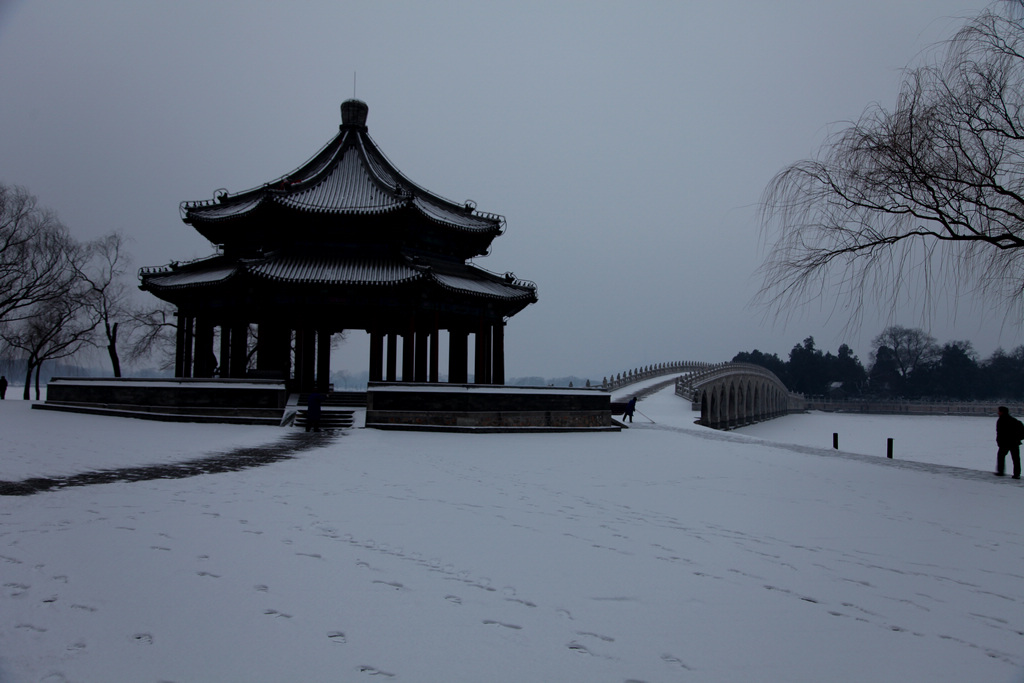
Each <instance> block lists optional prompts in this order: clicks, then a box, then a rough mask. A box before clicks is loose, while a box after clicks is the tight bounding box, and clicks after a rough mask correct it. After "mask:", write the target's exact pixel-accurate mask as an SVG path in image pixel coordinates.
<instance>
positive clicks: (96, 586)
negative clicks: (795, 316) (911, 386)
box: [0, 388, 1024, 683]
mask: <svg viewBox="0 0 1024 683" xmlns="http://www.w3.org/2000/svg"><path fill="white" fill-rule="evenodd" d="M638 408H639V409H640V411H641V412H642V413H643V416H638V418H637V422H636V423H635V424H633V425H632V428H630V429H628V430H624V431H622V432H621V433H599V434H479V435H478V434H443V433H438V434H434V433H420V432H385V431H376V430H369V429H354V430H351V431H349V432H346V433H342V434H335V435H332V436H328V437H325V438H324V440H323V441H322V442H320V445H319V446H318V447H315V448H312V449H310V450H305V451H302V452H299V453H297V454H295V457H293V458H292V459H289V460H284V461H280V462H276V463H273V464H269V465H265V466H261V467H255V468H251V469H245V470H241V471H236V472H227V473H222V474H207V475H201V476H194V477H191V478H183V479H154V480H148V481H133V482H127V481H126V482H118V483H109V484H100V485H90V486H81V487H67V488H62V489H57V490H52V491H46V492H41V493H37V494H35V495H28V496H0V588H2V593H0V615H2V618H0V682H2V683H28V682H31V683H35V682H37V681H42V682H46V683H57V682H84V681H90V682H97V683H100V682H102V683H107V682H111V681H127V682H132V683H136V682H145V681H150V682H153V683H158V682H161V683H165V682H172V681H173V682H177V683H194V682H197V681H198V682H205V681H210V682H216V683H223V682H231V681H239V682H242V681H245V682H252V681H257V682H264V681H266V682H293V681H294V682H320V681H325V682H326V681H331V682H335V681H356V682H358V681H367V683H369V682H371V681H382V680H395V681H415V682H418V683H433V682H437V683H442V682H445V683H451V682H456V683H458V682H466V683H480V682H509V683H512V682H515V683H522V682H524V681H530V682H534V681H535V682H545V683H562V682H580V683H595V682H604V681H608V682H611V683H626V682H631V683H636V682H639V681H644V682H647V683H659V682H672V681H815V682H820V681H872V682H877V681H901V682H906V681H927V682H935V681H956V682H962V681H1022V680H1024V675H1022V673H1024V487H1022V486H1021V484H1020V482H1019V481H1012V480H1011V479H1010V478H1009V477H1006V478H997V477H994V476H992V474H991V472H990V470H991V469H992V468H993V466H994V444H993V443H992V436H993V434H992V430H993V425H994V420H992V421H991V423H992V424H989V421H987V420H983V419H978V421H977V422H976V423H972V424H977V425H978V429H979V430H981V432H984V434H983V435H982V436H979V437H978V438H980V439H983V440H984V442H983V443H980V444H977V448H976V452H975V451H971V453H969V454H967V453H963V451H964V450H965V447H966V449H968V450H970V448H971V444H970V443H968V444H967V445H966V446H964V445H957V444H953V447H952V448H951V443H950V441H949V437H948V436H947V432H946V431H945V430H944V429H940V428H939V427H938V426H939V425H940V424H943V423H945V422H946V420H945V419H944V418H899V420H892V421H888V422H889V424H884V425H883V426H884V427H885V428H884V429H882V428H881V427H878V426H877V425H878V421H879V420H878V419H877V418H864V419H865V420H868V422H867V423H865V424H875V425H876V426H874V427H865V426H863V425H861V426H857V427H850V426H845V427H843V426H839V427H836V426H835V425H837V424H839V418H840V416H829V415H808V416H791V417H789V418H783V419H781V420H777V421H774V422H771V423H765V424H763V425H758V426H755V427H752V428H749V429H746V430H740V431H738V432H727V433H724V432H715V431H711V430H707V429H704V428H701V427H697V426H694V425H693V424H692V422H693V417H694V416H693V413H692V412H691V411H690V406H689V404H688V403H686V402H685V401H683V400H682V399H679V398H677V397H676V396H674V395H673V394H672V390H671V388H669V389H666V390H664V391H661V392H659V393H657V394H655V395H654V396H651V397H650V398H648V399H646V400H643V401H641V402H640V404H639V406H638ZM644 416H647V417H648V418H650V419H653V421H654V423H653V424H652V423H651V422H649V421H647V420H646V419H645V418H644ZM954 419H955V420H960V421H961V422H962V421H963V420H972V419H975V418H954ZM881 422H883V423H885V422H887V421H885V420H881ZM788 424H796V425H798V427H797V429H796V430H795V432H796V433H794V432H793V431H792V430H789V429H788V428H787V427H786V425H788ZM957 424H958V425H959V426H957V427H955V428H954V429H953V430H952V431H953V432H957V433H960V432H964V431H965V430H966V428H965V427H964V426H963V425H962V424H961V423H957ZM869 429H878V430H880V431H879V433H878V434H875V435H873V436H872V437H871V439H872V440H871V441H870V443H869V447H870V448H872V449H876V446H875V445H874V444H876V443H877V440H875V437H879V438H880V439H881V444H882V446H881V449H880V450H877V449H876V450H877V452H878V453H879V454H880V455H883V456H884V444H885V438H887V437H889V436H892V437H894V438H897V458H896V459H895V460H892V461H889V460H886V459H885V458H884V457H879V456H878V455H870V454H868V455H857V454H851V453H847V452H836V451H833V450H832V449H831V434H832V432H834V431H839V432H840V434H841V436H840V439H841V442H840V445H843V444H844V443H846V442H847V441H848V442H849V445H850V447H851V448H854V447H855V445H856V444H855V442H854V440H853V436H854V435H853V434H852V433H850V434H849V436H845V434H847V433H849V432H851V430H854V431H860V432H865V431H868V430H869ZM896 429H901V430H904V431H901V432H898V433H897V432H895V431H893V432H892V433H889V430H896ZM758 430H761V433H762V434H763V435H764V436H766V437H767V436H768V435H769V433H768V432H770V431H772V430H781V435H779V434H775V435H772V438H774V439H777V441H767V440H765V439H763V438H755V437H752V436H747V435H746V434H753V433H756V432H757V431H758ZM981 432H979V433H981ZM295 433H296V430H291V429H274V428H259V427H238V426H227V425H213V426H211V425H189V424H162V423H155V422H144V421H139V420H131V419H121V418H110V417H98V416H83V415H71V414H65V413H53V412H46V411H39V410H29V404H28V403H27V402H21V401H10V400H8V401H4V402H0V448H2V450H0V453H2V455H0V480H6V481H13V480H21V479H24V478H27V477H30V476H36V475H51V476H52V475H59V474H71V473H76V472H84V471H87V470H91V469H96V468H107V467H112V466H127V465H133V464H134V465H142V464H152V463H159V462H175V461H180V460H182V459H186V458H191V457H199V456H202V455H204V454H208V453H210V452H215V451H223V450H226V449H228V448H230V447H231V446H232V445H234V444H241V445H252V444H253V443H254V442H261V441H262V442H265V443H270V442H272V441H275V440H278V439H280V438H281V437H282V436H283V435H284V434H295ZM822 435H823V436H822ZM971 438H974V437H971ZM779 441H788V442H790V443H793V444H795V445H785V444H782V443H779ZM911 441H914V442H917V443H920V444H922V445H923V446H924V448H925V450H926V451H928V452H931V453H936V452H941V453H945V454H948V453H949V452H950V451H952V450H955V451H956V452H957V453H959V455H958V456H957V457H961V458H963V459H962V460H959V461H958V462H960V464H961V465H962V467H963V468H962V469H958V468H954V467H949V466H946V465H941V464H930V463H924V464H922V463H915V462H909V461H908V460H907V459H906V458H900V456H899V454H900V453H901V452H902V449H903V448H904V442H906V443H907V445H908V446H909V442H911ZM814 444H819V446H815V445H814Z"/></svg>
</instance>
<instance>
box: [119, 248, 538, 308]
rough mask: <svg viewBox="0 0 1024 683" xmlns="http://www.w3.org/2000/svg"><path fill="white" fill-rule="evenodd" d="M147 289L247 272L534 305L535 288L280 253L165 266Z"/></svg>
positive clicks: (452, 268) (426, 267)
mask: <svg viewBox="0 0 1024 683" xmlns="http://www.w3.org/2000/svg"><path fill="white" fill-rule="evenodd" d="M139 274H140V277H141V279H142V288H143V289H146V290H150V291H154V292H157V291H161V290H177V289H182V288H186V287H201V286H216V285H219V284H220V283H222V282H224V281H226V280H227V279H228V278H231V277H240V276H242V274H245V275H247V276H249V277H253V278H256V279H263V280H270V281H273V282H278V283H290V284H299V285H302V284H316V285H357V286H371V287H388V286H397V285H402V284H406V283H411V282H416V281H419V282H423V283H425V284H426V283H432V284H434V285H436V286H438V287H440V288H442V289H445V290H448V291H451V292H455V293H459V294H463V295H468V296H471V297H484V298H491V299H499V300H504V301H535V300H536V296H537V289H536V285H533V284H532V283H527V282H523V281H520V280H516V279H515V278H514V277H512V276H511V274H509V275H506V276H504V277H501V276H498V275H494V274H492V273H488V272H487V271H485V270H482V269H480V268H477V267H475V266H471V265H453V264H447V265H446V266H444V267H441V268H435V267H434V266H433V265H430V264H427V263H425V262H423V263H414V262H411V261H409V260H408V259H405V258H399V259H389V258H384V257H376V258H375V257H361V258H359V257H355V258H354V257H352V256H346V255H341V254H335V255H319V256H309V255H286V254H275V255H271V256H268V257H267V258H264V259H254V260H240V261H235V262H229V261H227V260H225V259H224V257H214V258H211V259H206V260H203V261H196V262H192V263H188V264H183V265H180V266H179V265H174V266H170V267H166V268H146V269H143V270H141V271H140V273H139Z"/></svg>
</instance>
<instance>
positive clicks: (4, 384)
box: [0, 375, 7, 400]
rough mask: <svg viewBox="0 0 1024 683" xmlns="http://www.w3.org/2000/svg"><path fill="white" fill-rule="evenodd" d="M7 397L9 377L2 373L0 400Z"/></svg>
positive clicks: (0, 377)
mask: <svg viewBox="0 0 1024 683" xmlns="http://www.w3.org/2000/svg"><path fill="white" fill-rule="evenodd" d="M5 398H7V378H6V377H4V376H3V375H0V400H3V399H5Z"/></svg>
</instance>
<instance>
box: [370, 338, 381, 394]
mask: <svg viewBox="0 0 1024 683" xmlns="http://www.w3.org/2000/svg"><path fill="white" fill-rule="evenodd" d="M383 379H384V333H383V332H381V331H380V329H379V328H377V327H374V329H373V330H371V331H370V381H371V382H380V381H381V380H383Z"/></svg>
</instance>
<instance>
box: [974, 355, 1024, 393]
mask: <svg viewBox="0 0 1024 683" xmlns="http://www.w3.org/2000/svg"><path fill="white" fill-rule="evenodd" d="M980 375H981V378H980V384H981V395H982V397H984V398H990V399H1003V400H1006V401H1019V400H1022V399H1024V346H1018V347H1017V348H1016V349H1014V350H1013V351H1011V352H1010V353H1007V352H1006V351H1004V350H1003V349H996V350H995V351H994V352H993V353H992V355H991V356H989V358H987V359H986V360H985V361H984V362H983V363H981V372H980Z"/></svg>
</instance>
